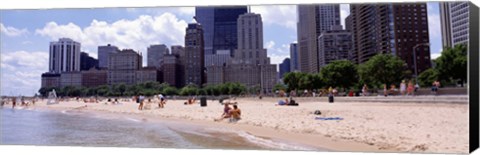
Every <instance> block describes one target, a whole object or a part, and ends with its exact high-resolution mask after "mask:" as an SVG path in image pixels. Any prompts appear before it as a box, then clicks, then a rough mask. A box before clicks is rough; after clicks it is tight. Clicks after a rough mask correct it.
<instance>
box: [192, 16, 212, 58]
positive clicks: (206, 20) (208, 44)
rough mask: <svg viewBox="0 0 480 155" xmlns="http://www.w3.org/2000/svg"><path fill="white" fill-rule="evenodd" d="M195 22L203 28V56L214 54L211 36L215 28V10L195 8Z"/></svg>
mask: <svg viewBox="0 0 480 155" xmlns="http://www.w3.org/2000/svg"><path fill="white" fill-rule="evenodd" d="M194 18H195V20H196V21H197V23H200V25H202V28H203V42H204V51H205V55H211V54H214V53H215V52H214V50H213V34H214V27H215V8H214V7H195V17H194Z"/></svg>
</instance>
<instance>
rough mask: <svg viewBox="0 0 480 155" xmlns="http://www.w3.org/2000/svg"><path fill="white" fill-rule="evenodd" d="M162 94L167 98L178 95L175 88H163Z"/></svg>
mask: <svg viewBox="0 0 480 155" xmlns="http://www.w3.org/2000/svg"><path fill="white" fill-rule="evenodd" d="M163 94H165V95H168V96H171V95H177V94H178V90H177V88H175V87H165V88H164V89H163Z"/></svg>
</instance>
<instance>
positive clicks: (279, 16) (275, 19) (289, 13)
mask: <svg viewBox="0 0 480 155" xmlns="http://www.w3.org/2000/svg"><path fill="white" fill-rule="evenodd" d="M250 8H251V12H254V13H257V14H261V16H262V20H263V23H264V24H266V25H272V24H275V25H280V26H283V27H286V28H290V29H294V30H296V27H297V15H296V14H297V7H296V5H275V6H273V5H272V6H269V5H264V6H251V7H250Z"/></svg>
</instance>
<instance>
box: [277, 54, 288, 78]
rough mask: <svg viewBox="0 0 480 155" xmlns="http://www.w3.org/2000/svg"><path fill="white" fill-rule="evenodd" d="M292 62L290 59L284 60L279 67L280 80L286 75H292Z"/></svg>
mask: <svg viewBox="0 0 480 155" xmlns="http://www.w3.org/2000/svg"><path fill="white" fill-rule="evenodd" d="M290 61H291V60H290V58H285V59H283V61H282V63H281V64H279V65H278V68H279V70H280V78H283V76H284V75H285V74H287V73H290Z"/></svg>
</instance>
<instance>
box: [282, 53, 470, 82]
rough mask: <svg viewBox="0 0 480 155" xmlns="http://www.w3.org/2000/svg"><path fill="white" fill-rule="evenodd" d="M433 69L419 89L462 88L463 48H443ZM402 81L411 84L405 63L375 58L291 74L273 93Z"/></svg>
mask: <svg viewBox="0 0 480 155" xmlns="http://www.w3.org/2000/svg"><path fill="white" fill-rule="evenodd" d="M434 63H435V66H434V67H433V68H431V69H428V70H426V71H424V72H422V73H421V74H420V75H419V77H418V82H419V85H420V86H422V87H429V86H431V84H432V82H433V81H435V80H440V81H441V82H442V83H443V85H452V84H456V83H457V82H458V83H460V84H462V86H463V83H465V82H466V78H467V48H466V46H465V45H457V46H455V47H454V48H446V49H445V50H444V51H443V52H442V54H441V56H440V57H438V58H437V59H436V60H434ZM404 79H407V80H412V81H413V82H415V81H414V79H413V78H412V71H410V70H408V69H407V66H406V63H405V62H404V61H403V60H402V59H400V58H399V57H396V56H393V55H391V54H378V55H375V56H373V57H372V58H370V60H368V61H367V62H365V63H363V64H360V65H356V64H354V63H352V62H351V61H348V60H338V61H334V62H332V63H330V64H328V65H326V66H325V67H323V68H322V69H321V71H320V73H318V74H309V73H301V72H291V73H287V74H285V76H284V78H283V82H284V84H285V85H281V84H278V85H276V86H275V88H274V89H275V90H286V91H291V90H305V89H306V90H314V89H325V88H329V87H337V88H342V89H344V90H347V89H352V88H353V89H355V90H359V89H361V88H362V86H363V85H364V84H367V86H368V87H369V88H374V89H378V88H381V89H383V84H387V86H390V85H392V84H393V85H396V86H398V85H399V84H400V82H401V81H402V80H404Z"/></svg>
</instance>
